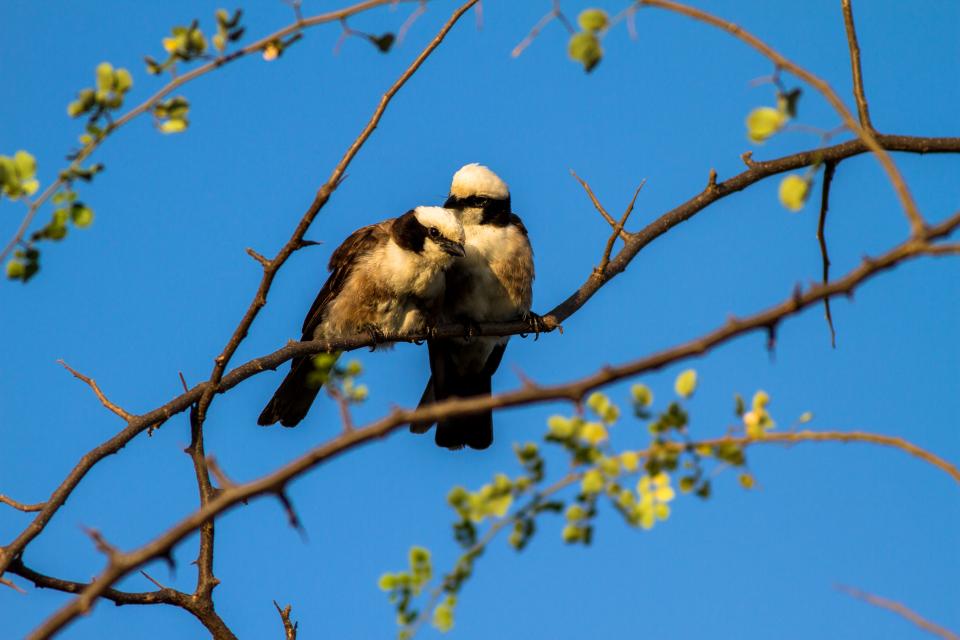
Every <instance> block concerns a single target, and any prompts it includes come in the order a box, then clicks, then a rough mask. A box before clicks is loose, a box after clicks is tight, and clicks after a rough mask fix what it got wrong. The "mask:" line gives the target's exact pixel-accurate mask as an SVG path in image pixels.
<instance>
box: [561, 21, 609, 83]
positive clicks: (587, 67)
mask: <svg viewBox="0 0 960 640" xmlns="http://www.w3.org/2000/svg"><path fill="white" fill-rule="evenodd" d="M567 54H568V55H569V56H570V59H571V60H573V61H574V62H579V63H580V64H582V65H583V70H584V71H586V72H587V73H590V72H591V71H593V70H594V68H596V66H597V65H598V64H600V60H602V59H603V47H601V46H600V38H599V37H598V36H597V34H596V33H594V32H593V31H580V32H579V33H575V34H573V35H572V36H570V42H569V43H568V44H567Z"/></svg>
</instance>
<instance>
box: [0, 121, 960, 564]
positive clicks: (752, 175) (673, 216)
mask: <svg viewBox="0 0 960 640" xmlns="http://www.w3.org/2000/svg"><path fill="white" fill-rule="evenodd" d="M877 139H878V140H879V141H880V143H881V144H883V145H884V146H885V147H886V148H887V149H889V150H890V151H901V152H908V153H920V154H926V153H960V138H929V137H913V136H901V135H884V134H878V135H877ZM866 151H867V147H866V145H865V143H864V142H863V141H862V140H850V141H848V142H844V143H841V144H837V145H834V146H830V147H824V148H822V149H813V150H810V151H804V152H801V153H796V154H793V155H789V156H784V157H782V158H777V159H775V160H768V161H751V163H750V168H749V169H748V170H747V171H744V172H742V173H740V174H738V175H736V176H734V177H732V178H730V179H729V180H725V181H723V182H720V183H717V184H715V185H713V186H712V187H708V188H707V189H705V190H704V191H703V192H701V193H699V194H697V195H696V196H694V197H693V198H691V199H690V200H688V201H686V202H685V203H683V204H681V205H679V206H678V207H676V208H674V209H672V210H670V211H668V212H667V213H665V214H663V215H662V216H660V217H659V218H658V219H657V220H655V221H654V222H652V223H650V224H649V225H647V226H646V227H645V228H644V229H642V230H640V231H638V232H636V233H634V234H631V235H630V239H629V240H628V241H627V242H626V243H625V244H624V247H623V248H622V249H621V250H620V251H619V252H618V253H617V255H616V257H614V258H613V259H612V260H611V261H610V264H609V266H608V268H607V270H606V271H605V272H604V275H603V277H602V278H596V277H593V275H592V274H591V275H590V276H589V277H588V278H587V279H586V281H585V282H584V283H583V285H581V286H580V288H579V289H577V290H576V291H574V292H573V293H572V294H571V295H570V296H569V297H568V298H567V299H566V300H564V301H563V302H561V303H560V304H558V305H557V306H556V307H554V308H553V309H552V310H551V311H550V312H548V313H547V314H546V315H544V316H543V325H542V331H546V332H549V331H552V330H553V329H555V328H557V327H559V326H560V323H561V322H563V321H564V320H565V319H566V318H568V317H570V316H571V315H573V314H574V313H576V311H577V310H579V309H580V308H581V307H582V306H583V305H584V304H586V302H587V301H588V300H589V299H590V298H591V297H592V296H593V294H595V293H596V292H597V291H598V290H599V289H600V288H601V287H602V286H603V285H604V284H606V282H608V281H610V280H611V279H613V278H614V277H615V276H616V275H617V274H619V273H621V272H623V271H624V270H625V269H626V268H627V266H628V265H629V264H630V262H631V261H632V260H633V259H634V258H635V257H636V256H637V254H638V253H639V252H640V251H641V250H642V249H643V248H644V247H646V246H647V245H648V244H650V243H651V242H653V241H654V240H655V239H657V238H658V237H660V236H662V235H663V234H665V233H667V232H668V231H670V230H671V229H673V228H674V227H676V226H677V225H679V224H681V223H682V222H685V221H687V220H689V219H690V218H692V217H693V216H695V215H696V214H697V213H699V212H701V211H702V210H704V209H705V208H706V207H708V206H709V205H711V204H713V203H714V202H716V201H718V200H721V199H723V198H725V197H727V196H730V195H731V194H733V193H736V192H738V191H741V190H743V189H745V188H747V187H749V186H750V185H752V184H755V183H757V182H759V181H761V180H763V179H765V178H768V177H770V176H773V175H777V174H780V173H784V172H787V171H793V170H795V169H799V168H802V167H807V166H810V165H812V164H814V163H816V162H837V163H839V162H841V161H843V160H845V159H847V158H851V157H854V156H857V155H860V154H863V153H865V152H866ZM944 246H947V245H934V246H931V247H929V248H928V249H927V253H929V254H931V255H933V254H940V253H948V252H942V251H940V250H939V249H940V247H944ZM477 331H478V333H477V335H496V336H506V335H516V334H523V333H528V332H529V331H530V327H529V325H528V324H527V323H525V322H504V323H489V324H483V325H480V326H479V327H477ZM462 335H463V327H462V326H460V325H453V326H449V327H441V328H439V329H438V333H437V335H436V337H456V336H462ZM385 337H386V339H387V340H388V341H398V340H413V339H424V338H427V337H429V336H423V335H422V336H397V335H391V336H385ZM371 344H372V342H371V340H370V338H369V337H368V336H352V337H347V338H342V339H338V340H314V341H311V342H298V343H293V344H290V345H287V346H285V347H283V348H281V349H278V350H276V351H274V352H273V353H271V354H269V355H266V356H262V357H259V358H254V359H253V360H250V361H249V362H247V363H245V364H243V365H240V366H238V367H236V368H234V369H233V370H232V371H231V372H230V373H228V374H227V375H225V376H224V377H223V380H222V381H221V383H220V384H219V385H218V386H217V388H216V391H217V393H223V392H225V391H227V390H229V389H231V388H233V387H235V386H236V385H238V384H240V383H241V382H242V381H244V380H246V379H247V378H249V377H251V376H254V375H256V374H258V373H261V372H263V371H266V370H272V369H275V368H276V367H278V366H280V365H281V364H283V363H284V362H286V361H287V360H290V359H291V358H293V357H295V356H300V355H309V354H316V353H321V352H324V351H333V350H351V349H358V348H362V347H365V346H370V345H371ZM209 386H210V384H209V382H203V383H200V384H198V385H196V386H194V387H193V388H192V389H190V391H188V392H185V393H183V394H181V395H179V396H177V397H175V398H173V399H172V400H170V401H169V402H167V403H166V404H164V405H162V406H160V407H158V408H156V409H154V410H152V411H149V412H147V413H144V414H142V415H139V416H135V417H134V418H133V419H132V420H131V421H130V423H129V425H128V426H127V427H126V428H125V429H123V430H122V431H120V432H119V433H118V434H117V435H115V436H113V437H112V438H110V439H109V440H107V441H106V442H104V443H102V444H100V445H99V446H97V447H95V448H94V449H92V450H90V451H89V452H88V453H87V454H85V455H84V456H83V457H81V458H80V460H79V461H78V462H77V464H76V466H74V468H73V470H71V472H70V473H69V474H68V475H67V477H66V478H65V479H64V480H63V481H62V482H61V483H60V485H59V486H58V487H57V488H56V490H55V491H54V492H53V493H52V494H51V496H50V498H49V500H47V502H45V503H44V506H43V508H42V510H41V511H40V513H39V514H38V515H37V517H36V518H35V519H34V520H33V522H31V523H30V524H29V525H28V526H27V527H26V528H25V529H24V530H23V531H22V532H21V533H20V534H19V535H18V536H17V538H16V539H14V540H13V541H12V542H11V543H10V544H9V545H7V546H5V547H0V575H2V572H3V571H4V570H5V569H6V567H7V565H8V563H9V562H10V561H11V560H12V559H13V558H15V557H17V556H19V555H20V554H21V553H22V552H23V550H24V549H25V548H26V546H27V545H28V544H29V543H30V541H31V540H33V539H34V538H35V537H36V536H37V535H39V534H40V532H41V531H43V529H44V528H45V527H46V525H47V523H48V522H49V521H50V519H51V518H52V517H53V515H54V514H55V513H56V512H57V511H58V510H59V509H60V507H61V506H63V504H64V503H65V502H66V500H67V498H68V497H69V496H70V494H71V493H72V492H73V490H74V488H76V486H77V485H78V484H79V483H80V481H81V480H82V479H83V477H84V476H85V475H86V474H87V472H88V471H89V470H90V469H92V468H93V467H94V466H95V465H96V464H97V463H98V462H100V460H102V459H104V458H105V457H107V456H109V455H112V454H114V453H116V452H118V451H120V450H121V449H122V448H123V447H124V446H126V444H127V443H128V442H130V441H131V440H132V439H133V438H134V437H136V436H137V435H139V434H140V433H142V432H144V431H146V430H148V429H151V428H156V427H157V426H159V425H161V424H163V423H164V422H165V421H166V420H168V419H169V418H170V417H171V416H173V415H176V414H178V413H181V412H183V411H185V410H187V409H188V408H189V407H190V406H191V405H193V404H194V403H196V402H197V400H198V399H199V398H200V397H201V396H202V395H203V393H205V392H206V391H207V389H208V387H209Z"/></svg>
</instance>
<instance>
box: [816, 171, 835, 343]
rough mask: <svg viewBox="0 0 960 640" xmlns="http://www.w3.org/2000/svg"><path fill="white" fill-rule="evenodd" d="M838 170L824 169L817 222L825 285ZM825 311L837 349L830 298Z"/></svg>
mask: <svg viewBox="0 0 960 640" xmlns="http://www.w3.org/2000/svg"><path fill="white" fill-rule="evenodd" d="M836 170H837V163H836V162H828V163H826V165H825V166H824V168H823V187H822V190H821V192H820V218H819V220H818V221H817V241H818V242H819V243H820V257H821V259H822V261H823V284H824V286H826V285H827V283H828V282H829V281H830V256H829V254H828V253H827V236H826V234H825V232H824V226H825V225H826V222H827V209H828V208H829V207H830V185H831V184H832V183H833V174H834V172H836ZM823 311H824V315H825V316H826V318H827V326H828V327H829V328H830V346H832V347H833V348H834V349H836V348H837V332H836V330H835V329H834V327H833V314H831V313H830V298H824V300H823Z"/></svg>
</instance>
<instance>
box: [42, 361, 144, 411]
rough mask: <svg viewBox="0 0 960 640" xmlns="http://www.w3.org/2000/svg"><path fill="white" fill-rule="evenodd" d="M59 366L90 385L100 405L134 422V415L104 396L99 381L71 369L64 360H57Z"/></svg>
mask: <svg viewBox="0 0 960 640" xmlns="http://www.w3.org/2000/svg"><path fill="white" fill-rule="evenodd" d="M57 364H59V365H60V366H62V367H63V368H64V369H66V370H67V371H69V372H70V373H72V374H73V377H74V378H77V379H79V380H82V381H84V382H86V383H87V385H88V386H89V387H90V388H91V389H93V392H94V393H95V394H96V396H97V399H98V400H99V401H100V404H102V405H103V406H105V407H106V408H107V409H109V410H110V411H111V412H113V413H115V414H117V415H118V416H120V417H121V418H123V419H124V420H126V421H127V422H130V421H131V420H133V418H134V415H133V414H131V413H127V412H126V411H124V410H123V408H121V407H119V406H117V405H115V404H114V403H112V402H110V400H109V399H107V396H105V395H104V393H103V391H101V390H100V387H99V386H98V385H97V381H96V380H94V379H93V378H88V377H87V376H85V375H83V374H82V373H80V372H79V371H77V370H75V369H74V368H73V367H71V366H70V365H68V364H67V363H66V362H64V361H63V360H57Z"/></svg>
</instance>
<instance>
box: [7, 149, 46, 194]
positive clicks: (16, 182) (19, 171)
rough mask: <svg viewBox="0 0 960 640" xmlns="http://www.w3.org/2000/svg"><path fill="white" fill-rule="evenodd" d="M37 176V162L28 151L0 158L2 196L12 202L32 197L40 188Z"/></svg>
mask: <svg viewBox="0 0 960 640" xmlns="http://www.w3.org/2000/svg"><path fill="white" fill-rule="evenodd" d="M36 176H37V160H36V158H34V157H33V156H32V155H31V154H29V153H27V152H26V151H24V150H22V149H21V150H20V151H17V152H16V153H14V154H13V157H9V156H0V194H2V195H5V196H7V197H8V198H10V199H11V200H16V199H17V198H22V197H24V196H31V195H33V194H34V193H36V191H37V189H39V188H40V183H39V182H38V181H37V178H36Z"/></svg>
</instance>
